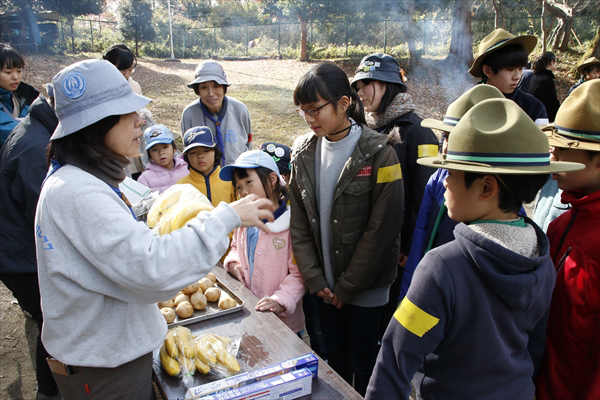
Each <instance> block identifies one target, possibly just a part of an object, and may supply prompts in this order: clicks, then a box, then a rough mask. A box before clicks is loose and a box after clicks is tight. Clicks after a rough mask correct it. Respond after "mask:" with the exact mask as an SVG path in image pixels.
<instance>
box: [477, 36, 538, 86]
mask: <svg viewBox="0 0 600 400" xmlns="http://www.w3.org/2000/svg"><path fill="white" fill-rule="evenodd" d="M509 44H520V45H523V47H524V48H525V50H527V54H529V53H531V52H532V51H533V49H535V45H536V44H537V38H536V37H535V36H531V35H524V36H515V35H513V34H512V33H510V32H507V31H505V30H504V29H502V28H498V29H496V30H494V31H493V32H492V33H490V34H489V35H487V36H486V37H484V38H483V40H482V41H481V43H480V44H479V55H478V56H477V58H475V61H473V65H472V66H471V69H470V70H469V73H470V74H471V75H473V76H474V77H476V78H483V60H484V59H485V58H486V57H487V56H488V55H490V54H491V53H493V52H494V51H496V50H498V49H501V48H503V47H504V46H508V45H509Z"/></svg>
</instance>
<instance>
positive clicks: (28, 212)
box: [0, 95, 58, 274]
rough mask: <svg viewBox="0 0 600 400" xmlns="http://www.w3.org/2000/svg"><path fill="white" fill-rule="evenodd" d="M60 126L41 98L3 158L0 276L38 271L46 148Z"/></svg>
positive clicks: (0, 164) (15, 132) (0, 162)
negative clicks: (38, 215)
mask: <svg viewBox="0 0 600 400" xmlns="http://www.w3.org/2000/svg"><path fill="white" fill-rule="evenodd" d="M56 125H58V119H57V118H56V114H55V113H54V110H53V109H52V107H50V105H49V104H48V103H47V102H46V99H45V98H44V97H43V96H42V95H40V96H39V97H38V98H37V99H35V101H34V102H33V103H32V104H31V107H30V109H29V114H27V116H26V117H25V118H23V120H21V122H19V124H18V125H17V126H16V127H15V129H14V130H13V131H12V133H11V134H10V136H9V137H8V139H7V140H6V143H5V144H4V147H3V148H2V153H1V154H0V226H2V229H0V273H9V274H24V273H32V272H36V271H37V262H36V257H35V240H34V239H35V236H34V235H35V228H34V218H35V209H36V206H37V202H38V198H39V195H40V190H41V187H42V182H43V181H44V178H45V177H46V172H47V171H48V164H47V163H46V147H47V146H48V143H49V142H50V136H52V132H54V129H55V128H56Z"/></svg>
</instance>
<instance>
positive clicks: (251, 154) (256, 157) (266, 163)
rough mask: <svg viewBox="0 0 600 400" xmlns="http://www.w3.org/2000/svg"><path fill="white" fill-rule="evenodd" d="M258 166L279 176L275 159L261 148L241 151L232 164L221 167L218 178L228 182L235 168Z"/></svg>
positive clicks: (231, 178)
mask: <svg viewBox="0 0 600 400" xmlns="http://www.w3.org/2000/svg"><path fill="white" fill-rule="evenodd" d="M258 167H265V168H268V169H270V170H271V171H273V172H275V173H276V174H277V176H278V177H280V178H281V174H280V173H279V168H277V164H276V163H275V160H273V157H271V156H270V155H268V154H267V153H266V152H264V151H262V150H248V151H245V152H243V153H242V154H240V156H239V157H238V158H237V160H235V162H234V163H233V164H229V165H226V166H224V167H223V168H221V172H219V178H221V180H223V181H228V182H229V181H232V180H233V171H234V170H235V169H236V168H244V169H254V168H258Z"/></svg>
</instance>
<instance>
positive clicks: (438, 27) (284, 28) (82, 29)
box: [55, 15, 600, 59]
mask: <svg viewBox="0 0 600 400" xmlns="http://www.w3.org/2000/svg"><path fill="white" fill-rule="evenodd" d="M599 21H600V15H592V16H580V17H576V18H575V22H574V25H573V32H572V33H573V34H572V42H571V48H573V49H578V50H583V49H584V46H585V44H586V42H587V41H590V40H592V39H593V38H594V35H595V32H596V31H597V30H598V26H599V23H600V22H599ZM548 22H550V19H549V20H548ZM406 24H407V21H406V20H381V21H368V22H365V21H339V22H337V21H336V22H314V23H309V24H308V32H307V33H308V45H309V53H310V57H311V58H314V59H319V58H339V57H362V56H363V55H364V54H367V53H371V52H385V53H389V54H393V55H396V56H398V57H407V56H408V44H407V38H406V33H405V29H406ZM451 27H452V19H450V18H436V19H420V20H417V21H414V22H413V33H414V36H415V45H416V49H417V51H418V52H419V53H420V55H421V56H424V57H434V58H435V57H445V56H446V55H447V54H448V50H449V48H450V38H451ZM504 27H505V29H506V30H508V31H510V32H512V33H514V34H516V35H523V34H532V35H536V36H538V37H541V36H542V30H541V21H540V18H539V17H538V18H531V17H512V18H507V19H505V24H504ZM471 29H472V34H473V43H474V44H475V45H477V44H478V43H479V41H481V39H482V38H483V37H484V36H486V35H487V34H489V33H490V32H491V31H492V30H493V29H494V18H493V17H485V18H481V17H474V18H473V19H472V27H471ZM155 31H156V38H155V39H154V40H153V41H151V42H148V41H146V42H140V43H139V49H138V50H139V53H140V54H142V55H146V56H153V57H159V58H161V57H170V55H171V48H170V37H169V26H168V24H156V25H155ZM58 32H59V33H58V38H57V40H56V43H55V47H56V48H58V49H60V50H62V51H66V52H82V51H103V50H104V49H106V48H108V47H109V46H110V45H111V44H113V43H117V42H123V41H124V40H123V37H122V35H121V34H120V32H119V30H118V29H117V24H116V23H114V22H107V21H99V20H82V19H76V20H75V23H74V25H73V32H71V26H70V25H68V24H66V23H64V22H62V23H60V25H59V29H58ZM128 44H129V45H131V47H132V48H134V44H133V43H130V42H128ZM173 47H174V49H173V51H174V55H175V57H177V58H208V57H283V58H297V57H299V54H300V24H299V23H276V24H264V25H242V26H210V27H202V28H190V27H185V26H181V25H173ZM475 51H476V50H475Z"/></svg>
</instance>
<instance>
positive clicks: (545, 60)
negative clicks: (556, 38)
mask: <svg viewBox="0 0 600 400" xmlns="http://www.w3.org/2000/svg"><path fill="white" fill-rule="evenodd" d="M554 60H556V56H555V55H554V53H552V52H551V51H546V52H544V53H543V54H542V55H541V56H540V57H538V58H536V59H535V61H534V62H533V73H534V74H535V75H539V74H540V72H543V71H544V70H545V69H546V67H548V65H550V64H551V63H552V61H554Z"/></svg>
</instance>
